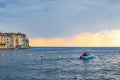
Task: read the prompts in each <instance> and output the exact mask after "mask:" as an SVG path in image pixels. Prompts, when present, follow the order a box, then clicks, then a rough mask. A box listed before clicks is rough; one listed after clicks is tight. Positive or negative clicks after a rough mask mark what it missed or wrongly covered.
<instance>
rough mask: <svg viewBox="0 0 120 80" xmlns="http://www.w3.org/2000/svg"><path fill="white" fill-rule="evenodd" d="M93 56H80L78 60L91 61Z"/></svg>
mask: <svg viewBox="0 0 120 80" xmlns="http://www.w3.org/2000/svg"><path fill="white" fill-rule="evenodd" d="M93 58H94V56H80V59H84V60H89V59H93Z"/></svg>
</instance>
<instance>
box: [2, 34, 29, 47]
mask: <svg viewBox="0 0 120 80" xmlns="http://www.w3.org/2000/svg"><path fill="white" fill-rule="evenodd" d="M10 48H29V40H28V38H27V36H26V35H25V34H23V33H13V32H11V33H0V49H10Z"/></svg>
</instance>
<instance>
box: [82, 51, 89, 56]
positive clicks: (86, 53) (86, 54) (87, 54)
mask: <svg viewBox="0 0 120 80" xmlns="http://www.w3.org/2000/svg"><path fill="white" fill-rule="evenodd" d="M89 55H90V54H89V52H85V53H83V54H82V56H89Z"/></svg>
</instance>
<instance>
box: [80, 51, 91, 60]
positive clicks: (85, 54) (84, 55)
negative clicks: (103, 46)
mask: <svg viewBox="0 0 120 80" xmlns="http://www.w3.org/2000/svg"><path fill="white" fill-rule="evenodd" d="M89 55H90V54H89V52H84V53H83V54H82V55H81V56H80V58H81V59H82V58H83V57H86V56H89Z"/></svg>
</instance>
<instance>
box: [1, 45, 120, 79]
mask: <svg viewBox="0 0 120 80" xmlns="http://www.w3.org/2000/svg"><path fill="white" fill-rule="evenodd" d="M85 51H88V52H90V54H91V55H94V56H95V58H94V59H91V60H80V59H79V56H80V54H81V53H83V52H85ZM3 54H4V55H3ZM29 54H30V55H29ZM41 54H43V55H44V58H43V59H41V57H40V55H41ZM58 54H59V55H60V56H61V58H60V59H56V55H58ZM119 79H120V48H119V47H111V48H104V47H101V48H96V47H88V48H84V47H34V48H30V49H21V50H0V80H119Z"/></svg>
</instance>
